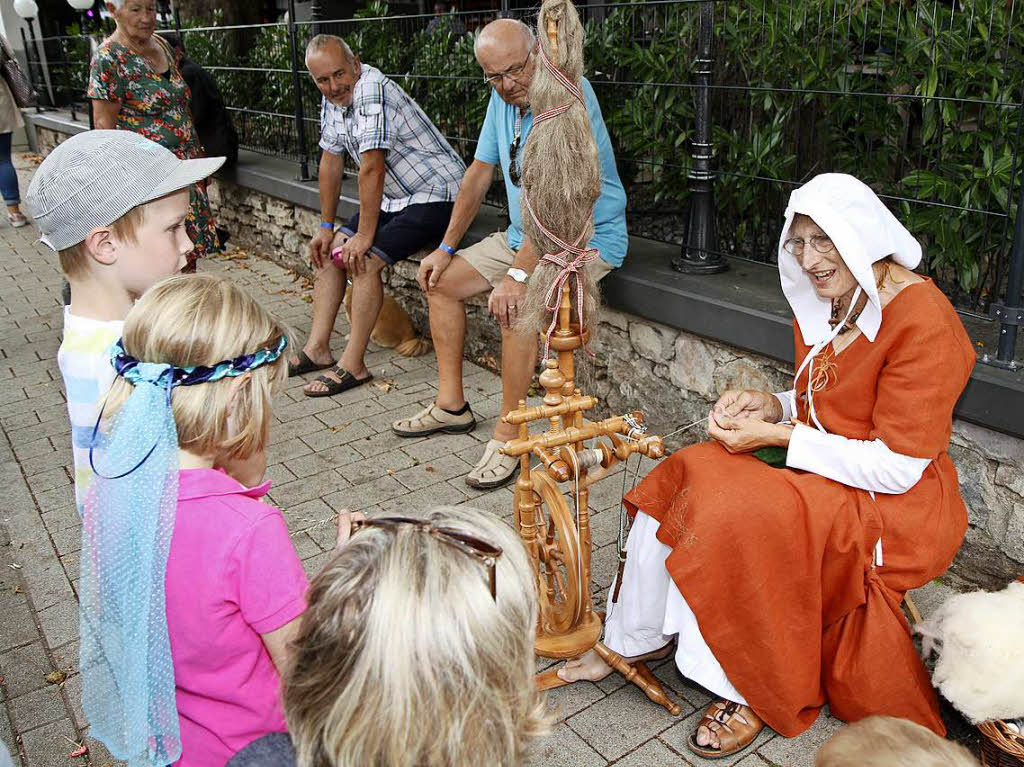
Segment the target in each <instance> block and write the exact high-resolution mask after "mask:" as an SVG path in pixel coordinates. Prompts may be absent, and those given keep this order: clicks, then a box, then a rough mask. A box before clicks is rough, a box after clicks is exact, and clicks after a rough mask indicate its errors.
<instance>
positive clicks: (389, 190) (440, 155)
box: [320, 64, 466, 213]
mask: <svg viewBox="0 0 1024 767" xmlns="http://www.w3.org/2000/svg"><path fill="white" fill-rule="evenodd" d="M320 147H321V148H322V149H323V150H325V151H327V152H330V153H332V154H343V153H345V152H348V154H349V156H350V157H351V158H352V159H353V160H354V161H355V163H356V165H358V164H359V161H360V155H361V154H362V153H363V152H368V151H370V150H372V149H383V150H385V155H384V166H385V174H384V195H383V197H382V198H381V201H380V208H381V210H383V211H386V212H388V213H395V212H397V211H400V210H402V209H404V208H406V207H407V206H409V205H413V204H418V203H424V202H450V201H452V200H454V199H455V195H457V194H458V193H459V185H460V184H461V183H462V176H463V174H464V173H465V172H466V164H465V163H464V162H462V160H461V158H460V157H459V156H458V155H457V154H455V150H454V149H452V147H451V145H450V144H449V143H448V142H447V141H446V140H445V138H444V136H442V135H441V132H440V131H438V129H437V128H436V127H435V126H434V124H433V123H432V122H431V121H430V118H429V117H427V116H426V115H425V114H424V113H423V110H422V109H420V107H419V105H418V104H417V103H416V102H415V101H413V100H412V98H410V97H409V95H408V94H407V93H406V92H405V91H403V90H402V89H401V88H400V87H398V85H396V84H395V83H394V82H392V81H391V80H389V79H388V78H387V77H385V76H384V75H383V74H382V73H381V71H380V70H379V69H377V68H376V67H371V66H369V65H368V64H363V67H362V74H361V75H360V77H359V79H358V80H357V81H356V84H355V87H354V88H353V89H352V104H351V105H350V106H347V107H339V106H336V105H335V104H332V103H330V102H329V101H328V100H327V99H323V100H322V101H321V104H320Z"/></svg>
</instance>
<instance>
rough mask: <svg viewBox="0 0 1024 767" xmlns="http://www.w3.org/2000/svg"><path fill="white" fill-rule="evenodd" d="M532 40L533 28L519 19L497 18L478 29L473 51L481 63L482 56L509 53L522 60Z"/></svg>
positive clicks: (530, 46)
mask: <svg viewBox="0 0 1024 767" xmlns="http://www.w3.org/2000/svg"><path fill="white" fill-rule="evenodd" d="M533 40H534V34H533V30H532V29H530V27H528V26H527V25H526V24H524V23H523V22H521V21H520V20H519V19H497V20H495V21H492V22H491V23H490V24H488V25H487V26H486V27H484V28H483V29H482V30H480V34H479V35H477V38H476V42H475V43H474V45H473V52H474V53H475V54H476V60H477V61H479V62H480V64H481V65H483V58H481V57H482V56H483V57H487V58H491V57H493V56H502V55H510V56H512V57H513V58H515V59H516V60H518V61H522V60H523V59H524V58H525V57H526V55H527V54H528V53H529V52H530V49H531V48H532V47H533ZM484 68H485V69H486V67H484Z"/></svg>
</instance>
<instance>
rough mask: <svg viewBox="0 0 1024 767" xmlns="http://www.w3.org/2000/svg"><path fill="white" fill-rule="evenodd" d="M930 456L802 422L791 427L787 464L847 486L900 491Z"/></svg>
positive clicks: (914, 480)
mask: <svg viewBox="0 0 1024 767" xmlns="http://www.w3.org/2000/svg"><path fill="white" fill-rule="evenodd" d="M929 463H931V460H930V459H928V458H914V457H913V456H909V455H903V454H901V453H894V452H893V451H892V450H890V449H889V448H888V446H887V445H886V444H885V443H884V442H882V440H880V439H876V440H873V441H871V442H868V441H867V440H860V439H847V438H846V437H843V436H840V435H838V434H826V433H824V432H821V431H818V430H817V429H812V428H810V427H809V426H804V425H803V424H797V425H796V426H795V427H794V428H793V434H792V435H791V436H790V439H789V451H788V452H787V454H786V466H788V467H790V468H791V469H803V470H804V471H811V472H814V473H815V474H820V475H821V476H823V477H828V478H829V479H833V480H835V481H836V482H841V483H842V484H844V485H849V486H850V487H856V488H860V489H861V490H868V491H870V492H874V493H889V494H893V495H899V494H901V493H905V492H907V491H908V490H909V489H910V488H912V487H913V486H914V485H916V484H917V481H918V480H919V479H921V475H922V474H923V473H924V470H925V469H926V468H928V464H929Z"/></svg>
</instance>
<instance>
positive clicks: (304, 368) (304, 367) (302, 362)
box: [288, 349, 337, 378]
mask: <svg viewBox="0 0 1024 767" xmlns="http://www.w3.org/2000/svg"><path fill="white" fill-rule="evenodd" d="M336 364H337V360H331V361H330V362H328V363H326V364H325V365H320V364H318V363H316V362H313V360H311V359H310V358H309V355H308V354H306V353H305V352H304V351H302V350H301V349H300V350H299V364H297V365H293V364H292V363H291V362H289V363H288V377H289V378H291V377H292V376H300V375H302V374H303V373H312V372H313V371H314V370H326V369H327V368H330V367H334V366H335V365H336Z"/></svg>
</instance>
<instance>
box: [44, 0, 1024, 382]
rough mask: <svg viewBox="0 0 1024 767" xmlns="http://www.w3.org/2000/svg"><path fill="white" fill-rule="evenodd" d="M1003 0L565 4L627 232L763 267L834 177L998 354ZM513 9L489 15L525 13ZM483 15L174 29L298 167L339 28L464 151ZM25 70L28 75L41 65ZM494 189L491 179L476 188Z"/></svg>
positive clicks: (1005, 45)
mask: <svg viewBox="0 0 1024 767" xmlns="http://www.w3.org/2000/svg"><path fill="white" fill-rule="evenodd" d="M1019 5H1021V4H1020V3H1016V2H1005V0H957V2H953V1H952V0H916V1H915V2H908V1H907V0H858V2H856V3H850V2H844V1H843V0H648V1H646V2H626V3H622V2H617V3H590V4H587V5H581V6H580V11H581V14H582V16H583V19H584V22H585V24H586V29H587V38H586V51H585V56H586V61H587V67H588V77H589V79H590V81H591V83H592V85H593V86H594V89H595V92H596V93H597V95H598V99H599V101H600V103H601V108H602V112H603V115H604V119H605V122H606V123H607V125H608V129H609V133H610V135H611V137H612V141H613V144H614V146H615V150H616V157H617V160H618V165H619V171H620V175H621V176H622V178H623V182H624V183H625V185H626V187H627V194H628V197H629V200H630V206H629V217H628V221H629V225H630V230H631V232H632V233H634V234H640V235H644V236H648V237H653V238H656V239H661V240H666V241H670V242H675V243H678V244H679V245H680V246H681V248H680V256H679V257H678V258H677V259H676V261H675V262H674V265H675V266H676V267H677V268H680V269H682V270H685V271H697V272H702V271H714V270H716V269H718V268H720V267H721V266H723V261H722V257H723V256H731V257H739V258H746V259H750V260H754V261H762V262H771V261H773V260H774V259H775V247H776V243H777V241H778V240H777V238H778V227H779V224H780V222H781V220H782V212H783V209H784V206H785V201H786V198H787V197H788V194H789V192H790V191H791V190H792V189H793V188H794V187H795V186H797V185H799V184H800V183H803V182H804V181H806V180H807V179H808V178H809V177H811V176H813V175H815V174H817V173H821V172H827V171H835V172H847V173H852V174H854V175H856V176H858V177H860V178H862V179H863V180H864V181H866V182H867V183H869V184H870V185H871V186H872V187H873V188H874V189H875V190H876V191H877V192H878V193H879V194H880V195H882V196H883V198H884V199H885V200H886V201H887V202H888V203H889V204H890V205H891V206H892V207H893V208H894V209H895V210H896V211H897V213H898V214H899V215H900V217H901V219H902V220H904V221H905V222H906V223H907V225H908V227H909V228H910V229H911V231H913V232H914V234H915V235H916V236H918V237H919V238H920V239H921V241H922V242H923V243H924V246H925V253H926V263H925V270H926V271H927V272H928V274H930V275H931V276H932V277H933V278H934V279H935V280H936V281H937V282H938V283H939V284H940V285H941V286H942V288H943V289H944V290H945V291H946V293H947V295H949V296H950V298H951V299H952V300H953V302H954V303H955V304H956V306H957V307H958V309H960V310H961V311H963V312H966V313H970V314H973V315H976V316H984V317H991V318H992V319H994V320H997V321H999V322H1000V323H1002V331H1003V332H1002V333H1001V334H1000V352H999V354H998V359H999V361H1001V363H1003V364H1005V365H1011V364H1012V359H1013V340H1014V338H1015V333H1016V327H1017V325H1018V323H1020V322H1022V321H1024V320H1022V317H1021V314H1022V312H1021V309H1020V306H1021V303H1022V302H1021V290H1022V284H1021V283H1022V281H1024V231H1021V230H1022V227H1024V225H1022V224H1021V218H1022V216H1020V215H1018V210H1019V209H1020V202H1021V191H1020V190H1021V184H1020V176H1021V165H1022V164H1024V157H1022V155H1021V151H1020V150H1021V147H1022V136H1021V131H1022V125H1024V10H1022V9H1020V8H1018V7H1017V6H1019ZM532 13H535V10H534V11H531V12H525V11H524V12H518V11H512V12H506V13H505V14H504V15H513V16H516V15H518V16H519V17H520V18H522V19H523V20H524V21H527V22H531V21H532V20H533V18H532ZM497 15H498V11H493V12H486V11H484V12H481V11H473V12H465V13H452V14H447V15H445V16H432V15H409V16H391V15H388V14H387V6H386V5H384V4H382V3H380V2H379V0H373V2H371V4H370V6H369V7H368V8H367V9H366V10H365V11H362V12H360V14H359V17H358V18H353V19H344V20H322V19H317V20H315V21H312V22H299V23H296V22H288V23H277V24H261V25H253V26H221V27H195V28H185V29H181V30H180V36H181V42H182V45H183V47H184V49H185V51H186V53H187V55H188V56H189V58H191V59H193V60H194V61H196V62H197V63H199V64H201V65H202V66H204V67H206V68H207V69H209V70H210V71H211V72H213V74H214V75H215V77H216V78H217V81H218V83H219V86H220V88H221V90H222V92H223V94H224V97H225V101H226V103H227V104H228V106H229V109H230V112H231V115H232V118H233V119H234V120H235V123H236V127H237V129H238V131H239V135H240V137H241V143H242V146H243V147H244V148H247V149H250V150H252V151H255V152H261V153H265V154H271V155H275V156H278V157H284V158H288V159H290V160H292V161H294V162H295V163H296V165H297V167H298V170H299V175H300V176H301V177H303V178H309V177H310V176H311V175H313V174H314V173H315V165H316V161H317V157H318V139H319V125H318V116H319V104H320V94H319V93H318V92H317V90H316V88H315V87H314V85H313V83H312V81H311V80H310V78H309V77H308V76H307V75H306V73H305V71H304V67H303V64H302V59H303V53H304V49H305V46H306V43H307V42H308V41H309V39H310V38H311V37H312V35H313V34H315V33H316V32H328V33H332V34H337V35H340V36H342V37H344V38H345V39H346V40H347V41H348V42H349V44H350V46H351V47H352V48H353V50H354V51H355V52H356V53H357V54H358V55H359V56H360V57H361V59H362V61H363V62H365V63H369V64H373V65H374V66H377V67H378V68H380V69H381V70H382V71H384V72H385V73H386V74H388V75H389V76H391V77H392V78H393V79H395V80H396V81H397V82H398V83H399V84H400V85H402V87H403V88H405V89H406V90H407V91H408V92H409V93H410V94H411V95H412V96H413V97H414V98H415V99H416V100H417V101H418V103H419V104H420V105H421V106H422V107H423V109H424V110H425V111H426V112H427V114H428V115H429V116H430V117H431V119H433V120H434V122H435V123H436V124H437V125H438V127H439V128H440V129H441V132H442V133H443V134H444V135H445V136H446V137H447V138H448V139H449V141H451V143H452V145H453V146H454V147H456V149H457V150H458V151H459V152H460V153H461V154H462V155H463V156H464V157H466V158H467V159H469V158H470V157H472V154H473V151H474V149H475V144H476V138H477V135H478V133H479V129H480V125H481V124H482V121H483V116H484V112H485V109H486V104H487V99H488V97H489V90H488V88H487V86H486V85H485V84H484V82H483V80H482V78H481V76H480V75H481V73H480V69H479V66H478V65H477V64H476V61H475V59H474V56H473V37H472V33H473V32H474V31H475V30H477V29H479V27H481V26H482V25H483V24H485V23H487V22H488V21H490V20H491V19H492V18H495V17H496V16H497ZM289 18H291V19H294V18H295V15H294V13H292V14H290V17H289ZM82 40H83V38H47V39H45V40H43V41H41V42H42V45H43V47H44V48H45V51H46V59H47V64H48V66H49V72H50V78H49V79H50V81H51V82H52V83H53V84H54V88H53V92H52V95H51V98H50V101H49V102H47V103H48V104H49V103H51V102H52V103H53V104H54V105H57V106H63V105H66V104H67V103H69V102H70V103H71V104H74V103H76V102H78V101H80V100H81V99H82V95H83V94H82V89H84V82H85V80H84V76H83V74H82V73H84V71H85V69H86V68H87V65H88V45H87V44H83V43H82V42H81V41H82ZM30 58H31V57H30ZM36 64H38V62H36ZM32 71H33V73H34V74H33V78H34V79H36V78H38V81H39V82H40V84H42V80H43V79H44V78H43V71H42V67H40V66H34V68H33V69H32ZM40 92H41V93H42V92H43V90H42V88H41V89H40ZM502 194H503V188H502V185H501V184H495V185H494V188H493V194H492V199H493V200H494V201H497V202H499V203H500V202H501V198H502ZM1015 221H1016V224H1017V225H1016V227H1015ZM1015 228H1016V231H1017V232H1018V234H1017V236H1016V238H1015V237H1014V231H1015Z"/></svg>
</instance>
